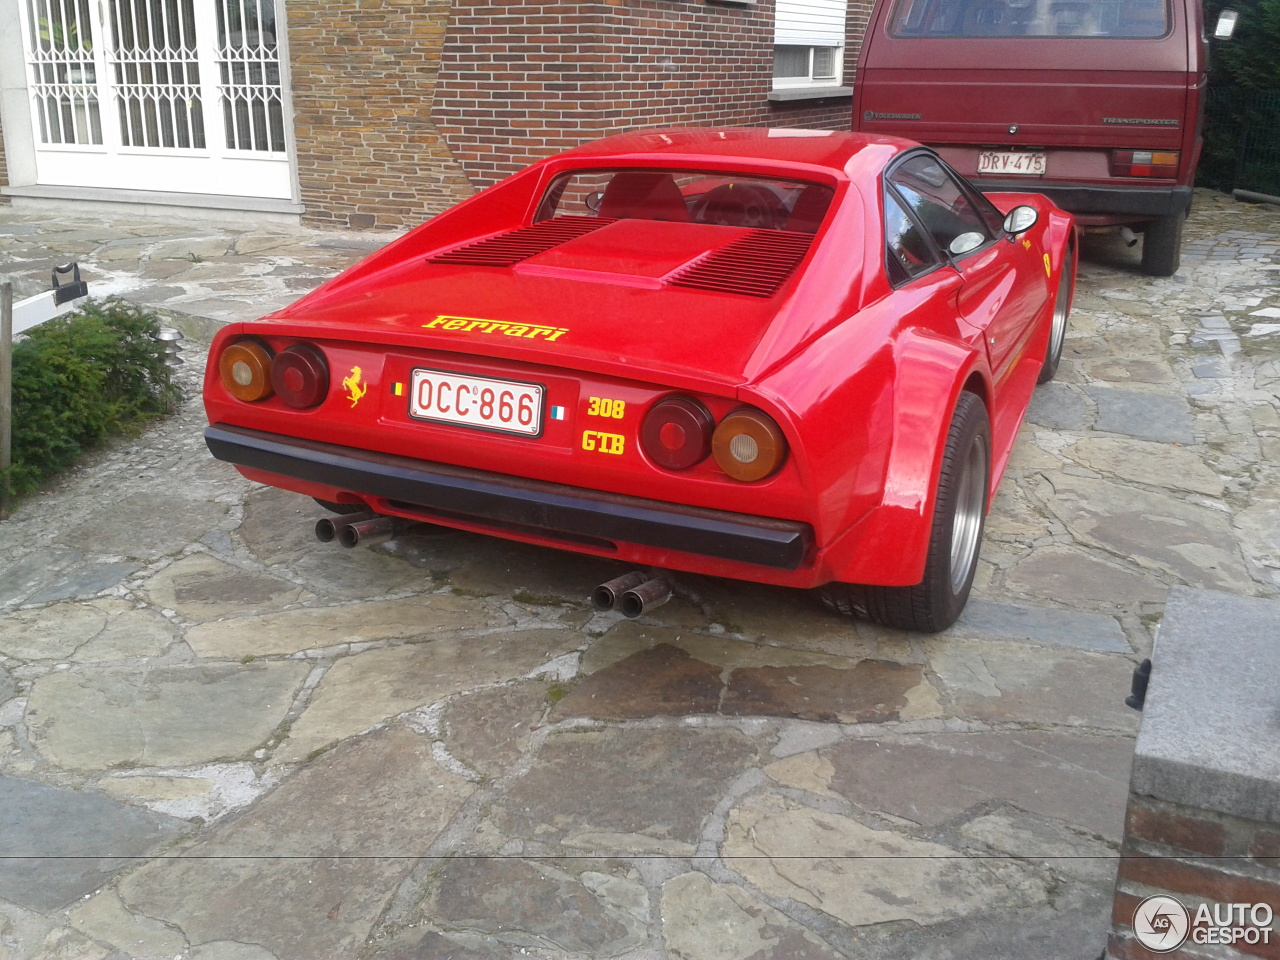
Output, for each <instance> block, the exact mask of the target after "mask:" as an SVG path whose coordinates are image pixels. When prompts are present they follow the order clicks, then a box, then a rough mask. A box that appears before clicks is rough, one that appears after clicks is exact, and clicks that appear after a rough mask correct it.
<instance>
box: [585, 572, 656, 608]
mask: <svg viewBox="0 0 1280 960" xmlns="http://www.w3.org/2000/svg"><path fill="white" fill-rule="evenodd" d="M648 579H649V575H648V574H646V573H641V572H640V571H639V570H636V571H635V572H634V573H624V574H623V575H622V576H620V577H614V578H613V579H612V580H610V581H608V582H607V583H602V584H600V586H598V587H596V588H595V589H594V590H592V591H591V605H592V606H593V607H595V608H596V609H597V610H612V609H613V606H614V604H616V603H617V602H618V598H619V597H620V596H622V594H624V593H626V592H627V591H628V590H630V589H631V588H632V587H638V586H640V584H642V583H644V582H645V581H646V580H648Z"/></svg>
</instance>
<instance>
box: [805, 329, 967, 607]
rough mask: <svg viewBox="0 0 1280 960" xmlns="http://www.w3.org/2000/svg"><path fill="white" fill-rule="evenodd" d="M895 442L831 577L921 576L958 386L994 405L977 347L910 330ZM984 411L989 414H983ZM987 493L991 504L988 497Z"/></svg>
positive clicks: (898, 376)
mask: <svg viewBox="0 0 1280 960" xmlns="http://www.w3.org/2000/svg"><path fill="white" fill-rule="evenodd" d="M896 352H897V354H898V356H897V361H898V362H897V364H896V367H897V369H896V371H895V384H894V416H893V435H892V446H891V450H890V454H889V458H888V464H887V468H886V471H885V477H884V494H883V497H882V499H881V502H880V504H879V505H878V506H877V507H875V508H874V509H873V510H871V511H870V512H869V513H868V514H867V515H866V516H865V517H863V518H862V520H860V521H859V522H858V523H857V524H855V525H854V527H852V528H851V529H850V530H849V531H848V532H847V534H846V535H845V537H843V538H842V541H843V542H842V543H841V545H840V546H841V548H842V549H835V550H833V551H832V552H831V555H830V556H831V558H832V564H831V566H832V570H833V573H834V576H835V579H837V580H840V581H842V582H845V583H870V584H882V585H885V586H909V585H911V584H914V583H919V582H920V580H921V578H922V577H923V576H924V567H925V559H926V553H927V550H928V545H929V534H930V530H931V528H932V524H933V511H934V497H935V494H936V491H937V485H938V477H939V474H940V472H941V470H942V458H943V456H944V453H945V450H946V442H947V434H948V431H949V430H950V427H951V419H952V417H953V416H954V413H955V409H956V404H957V402H958V401H959V398H960V394H961V393H963V392H969V393H974V394H976V395H977V396H978V397H979V398H980V399H981V400H982V402H983V404H984V405H985V406H986V408H987V410H988V411H990V409H991V379H990V371H989V370H987V369H986V368H985V358H984V357H983V356H982V354H981V353H980V352H979V351H978V350H977V349H975V348H974V347H972V346H970V345H968V344H964V343H961V342H959V341H956V340H952V339H948V338H942V337H938V336H932V335H928V334H923V333H913V334H910V335H908V336H907V337H904V338H903V340H902V342H901V343H900V345H899V348H898V350H897V351H896ZM988 415H989V414H988ZM989 496H990V495H988V507H989V506H990V500H989Z"/></svg>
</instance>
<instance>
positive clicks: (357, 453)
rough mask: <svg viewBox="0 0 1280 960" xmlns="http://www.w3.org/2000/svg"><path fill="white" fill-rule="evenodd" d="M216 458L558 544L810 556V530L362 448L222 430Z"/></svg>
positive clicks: (766, 558) (794, 564)
mask: <svg viewBox="0 0 1280 960" xmlns="http://www.w3.org/2000/svg"><path fill="white" fill-rule="evenodd" d="M204 437H205V442H206V443H207V444H208V445H209V450H210V452H211V453H212V454H213V455H214V456H215V457H217V458H218V459H219V460H225V461H227V462H229V463H234V464H237V465H239V466H242V467H249V468H252V469H255V470H262V471H265V472H267V473H274V474H277V475H279V476H283V477H293V478H295V479H298V480H305V481H308V482H310V483H317V484H322V485H324V486H327V487H334V488H336V489H339V490H345V491H349V492H351V493H355V494H364V495H366V496H373V497H382V498H385V499H387V500H393V501H396V502H397V503H398V504H402V505H404V506H405V507H406V508H409V509H412V508H415V507H416V508H421V509H422V510H423V511H424V512H427V513H436V514H439V515H441V516H443V517H446V518H447V517H455V518H458V519H464V520H470V521H474V522H476V523H480V524H490V525H494V526H497V527H500V528H501V527H515V528H519V529H523V530H530V531H534V532H541V533H544V534H545V535H546V536H548V537H551V538H554V539H564V538H565V537H566V536H567V537H568V538H570V539H572V538H575V537H577V538H591V539H592V540H595V541H608V542H614V541H621V542H624V543H634V544H640V545H643V546H647V547H658V548H661V549H666V550H675V551H679V552H681V553H691V554H697V555H700V556H706V557H715V558H718V559H722V560H733V561H738V562H741V563H752V564H757V565H759V566H764V567H773V568H776V569H780V570H796V569H798V568H799V567H800V566H801V565H802V564H803V563H804V561H805V559H806V558H807V557H808V555H809V551H810V548H811V547H812V544H813V530H812V528H811V527H810V526H809V525H808V524H806V523H798V522H795V521H789V520H770V519H767V518H764V517H753V516H750V515H748V514H741V513H729V512H727V511H722V510H707V509H703V508H700V507H686V506H681V505H680V504H673V503H664V502H662V501H660V500H646V499H643V498H641V497H626V496H620V495H617V494H610V493H601V492H599V491H595V490H585V489H583V488H581V487H571V486H567V485H564V484H558V483H546V482H543V481H539V480H526V479H523V478H521V477H511V476H507V475H505V474H499V473H489V472H487V471H484V470H471V469H467V468H464V467H453V466H448V465H446V464H441V463H432V462H430V461H426V460H416V459H413V458H410V457H400V456H394V455H391V454H385V453H374V452H371V451H368V450H359V449H356V448H354V447H343V446H338V445H337V444H331V443H321V442H318V441H314V440H300V439H297V438H295V437H286V436H282V435H279V434H273V433H264V432H262V431H259V430H249V429H246V428H244V427H234V426H229V425H227V424H221V423H218V424H213V425H212V426H210V427H208V428H207V429H206V430H205V433H204Z"/></svg>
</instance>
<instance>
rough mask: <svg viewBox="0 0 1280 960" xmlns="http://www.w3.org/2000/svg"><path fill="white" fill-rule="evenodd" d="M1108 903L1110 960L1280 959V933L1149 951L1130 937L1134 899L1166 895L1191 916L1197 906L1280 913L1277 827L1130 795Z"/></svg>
mask: <svg viewBox="0 0 1280 960" xmlns="http://www.w3.org/2000/svg"><path fill="white" fill-rule="evenodd" d="M1121 857H1122V859H1121V861H1120V872H1119V876H1118V879H1117V880H1116V892H1115V899H1114V901H1113V905H1112V913H1111V922H1112V932H1111V937H1110V941H1109V942H1108V944H1107V953H1106V956H1107V957H1108V958H1110V960H1158V958H1160V957H1168V956H1176V957H1178V958H1179V960H1227V958H1240V960H1244V958H1246V957H1267V958H1280V930H1272V934H1271V943H1270V944H1264V943H1257V944H1249V943H1245V942H1243V941H1240V942H1237V943H1236V944H1235V945H1234V946H1232V947H1228V946H1223V945H1215V946H1207V945H1206V946H1197V945H1196V944H1195V943H1193V942H1192V941H1191V940H1190V939H1188V940H1187V942H1186V943H1185V944H1184V945H1183V946H1182V947H1180V948H1179V949H1178V950H1177V951H1175V953H1174V954H1168V953H1162V954H1157V953H1154V952H1152V951H1150V950H1148V949H1146V948H1145V947H1143V946H1142V944H1140V943H1138V941H1137V940H1135V939H1134V934H1133V928H1132V923H1133V916H1134V911H1135V910H1136V909H1137V907H1138V904H1139V903H1141V902H1142V901H1143V900H1144V899H1145V898H1147V897H1150V896H1154V895H1156V894H1160V893H1164V894H1168V895H1170V896H1172V897H1174V898H1175V899H1177V900H1178V901H1179V902H1180V903H1182V904H1183V906H1185V907H1186V908H1187V909H1188V910H1190V911H1192V913H1193V915H1194V912H1195V910H1196V909H1197V907H1198V906H1199V905H1200V904H1201V903H1205V904H1208V905H1209V906H1210V909H1212V908H1213V905H1214V904H1229V903H1250V904H1252V903H1266V904H1270V905H1272V906H1273V907H1274V908H1275V909H1276V910H1277V912H1280V859H1277V858H1280V824H1276V823H1259V822H1256V821H1252V820H1244V819H1241V818H1239V817H1232V816H1227V815H1225V814H1221V813H1214V812H1211V811H1208V810H1201V809H1198V808H1194V807H1186V806H1182V805H1180V804H1174V803H1166V802H1162V801H1159V800H1156V799H1154V798H1152V797H1146V796H1141V795H1138V794H1134V793H1131V794H1130V795H1129V806H1128V809H1127V811H1126V814H1125V831H1124V844H1123V847H1122V848H1121Z"/></svg>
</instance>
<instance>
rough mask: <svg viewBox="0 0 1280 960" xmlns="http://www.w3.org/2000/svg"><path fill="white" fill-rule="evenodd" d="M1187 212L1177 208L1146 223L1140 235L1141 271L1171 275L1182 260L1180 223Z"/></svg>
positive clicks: (1158, 275)
mask: <svg viewBox="0 0 1280 960" xmlns="http://www.w3.org/2000/svg"><path fill="white" fill-rule="evenodd" d="M1186 219H1187V212H1186V211H1185V210H1179V211H1178V212H1177V213H1171V214H1169V215H1168V216H1167V217H1161V218H1160V219H1159V220H1153V221H1151V223H1149V224H1147V232H1146V233H1144V234H1143V235H1142V272H1143V273H1146V274H1149V275H1150V276H1153V277H1172V276H1173V275H1174V274H1175V273H1176V272H1177V270H1178V265H1179V264H1180V263H1181V262H1182V223H1183V221H1184V220H1186Z"/></svg>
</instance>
